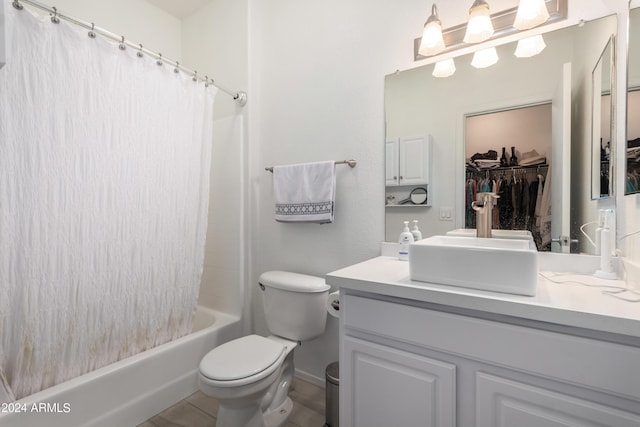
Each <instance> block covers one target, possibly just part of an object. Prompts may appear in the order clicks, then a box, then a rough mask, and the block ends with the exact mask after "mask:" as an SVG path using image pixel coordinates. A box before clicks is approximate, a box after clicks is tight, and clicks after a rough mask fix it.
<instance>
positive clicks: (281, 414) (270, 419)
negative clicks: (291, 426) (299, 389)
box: [263, 397, 293, 427]
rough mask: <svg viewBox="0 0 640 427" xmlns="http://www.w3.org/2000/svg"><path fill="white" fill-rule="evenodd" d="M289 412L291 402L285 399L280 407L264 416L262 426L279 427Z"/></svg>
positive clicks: (291, 407)
mask: <svg viewBox="0 0 640 427" xmlns="http://www.w3.org/2000/svg"><path fill="white" fill-rule="evenodd" d="M291 411H293V402H292V401H291V399H290V398H288V397H287V398H286V399H285V401H284V402H282V405H280V406H279V407H277V408H275V409H273V410H271V411H269V412H267V413H265V414H264V416H263V418H264V426H265V427H281V426H282V425H284V423H285V422H286V421H287V419H288V418H289V415H291Z"/></svg>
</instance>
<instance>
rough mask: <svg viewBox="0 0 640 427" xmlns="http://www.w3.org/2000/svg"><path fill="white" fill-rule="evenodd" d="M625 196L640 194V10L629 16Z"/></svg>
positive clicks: (633, 11)
mask: <svg viewBox="0 0 640 427" xmlns="http://www.w3.org/2000/svg"><path fill="white" fill-rule="evenodd" d="M628 52H629V54H628V55H629V56H628V58H629V59H628V67H629V68H628V74H627V79H628V81H627V143H626V150H627V153H626V159H627V164H626V168H627V169H626V171H627V174H626V182H625V194H634V193H640V8H636V9H632V10H631V11H630V14H629V50H628Z"/></svg>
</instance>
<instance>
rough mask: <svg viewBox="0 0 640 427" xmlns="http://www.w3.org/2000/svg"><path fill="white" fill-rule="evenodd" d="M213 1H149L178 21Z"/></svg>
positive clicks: (148, 0)
mask: <svg viewBox="0 0 640 427" xmlns="http://www.w3.org/2000/svg"><path fill="white" fill-rule="evenodd" d="M209 1H211V0H147V2H149V3H151V4H152V5H154V6H155V7H157V8H160V9H162V10H164V11H165V12H167V13H169V14H170V15H173V16H175V17H176V18H178V19H183V18H186V17H187V16H189V15H191V14H193V13H194V12H195V11H196V10H198V9H200V8H201V7H202V6H204V5H205V4H207V3H209Z"/></svg>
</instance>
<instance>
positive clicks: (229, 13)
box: [181, 0, 255, 334]
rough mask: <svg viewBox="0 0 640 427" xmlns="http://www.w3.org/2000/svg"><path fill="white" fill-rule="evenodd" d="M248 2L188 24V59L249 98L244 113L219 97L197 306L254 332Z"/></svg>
mask: <svg viewBox="0 0 640 427" xmlns="http://www.w3.org/2000/svg"><path fill="white" fill-rule="evenodd" d="M248 20H249V16H248V1H247V0H214V1H210V2H208V3H207V4H205V5H204V6H203V7H201V8H200V9H198V10H197V11H195V12H194V13H193V14H191V15H190V16H188V17H186V18H184V19H183V20H182V29H181V35H182V49H181V50H182V61H183V62H184V63H185V64H189V66H190V67H192V68H193V69H196V70H198V74H206V75H209V76H211V77H212V78H214V79H215V81H216V82H219V83H220V84H222V85H224V86H225V87H228V88H232V89H233V90H244V91H246V92H247V93H248V100H249V101H248V103H247V105H246V106H244V107H240V106H238V104H237V103H236V102H235V101H234V100H233V99H231V97H229V96H225V95H224V94H220V95H219V96H218V97H217V98H216V103H215V106H214V113H213V115H214V125H213V129H214V141H213V165H212V168H211V178H210V180H211V187H210V188H211V192H210V205H209V206H210V208H209V227H208V229H207V245H206V253H205V261H204V274H203V276H202V285H201V287H200V299H199V304H202V305H205V306H207V307H211V308H214V309H216V310H220V311H223V312H227V313H233V314H234V315H240V314H242V319H243V325H244V333H245V334H248V333H250V332H251V330H250V322H249V320H248V319H250V318H251V304H250V297H251V292H250V291H249V290H248V289H250V288H251V286H255V282H254V283H251V282H250V280H248V279H247V278H248V277H249V274H248V269H249V265H250V262H251V254H250V252H249V249H248V248H249V243H248V242H249V239H250V236H249V232H248V222H249V220H248V218H249V216H248V210H249V207H250V205H251V200H250V198H251V194H250V192H249V191H248V186H249V184H248V182H249V178H248V168H247V163H248V157H249V150H248V147H247V144H248V131H247V126H248V120H247V117H248V114H249V109H250V107H251V106H252V97H253V94H252V93H251V92H252V88H250V87H249V86H248V73H249V47H248V43H249V42H248V37H249V36H248Z"/></svg>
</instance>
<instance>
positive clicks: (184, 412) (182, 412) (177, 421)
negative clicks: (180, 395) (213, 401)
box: [149, 400, 216, 427]
mask: <svg viewBox="0 0 640 427" xmlns="http://www.w3.org/2000/svg"><path fill="white" fill-rule="evenodd" d="M149 421H150V422H151V423H153V424H155V425H156V426H157V427H214V426H215V424H216V419H215V418H214V417H212V416H211V415H209V414H207V413H205V412H203V411H201V410H200V409H198V408H196V407H195V406H193V405H192V404H190V403H189V402H187V401H186V400H182V401H180V402H178V403H177V404H175V405H173V406H172V407H170V408H169V409H167V410H165V411H163V412H161V413H160V414H158V415H156V416H155V417H153V418H151V419H150V420H149Z"/></svg>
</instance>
